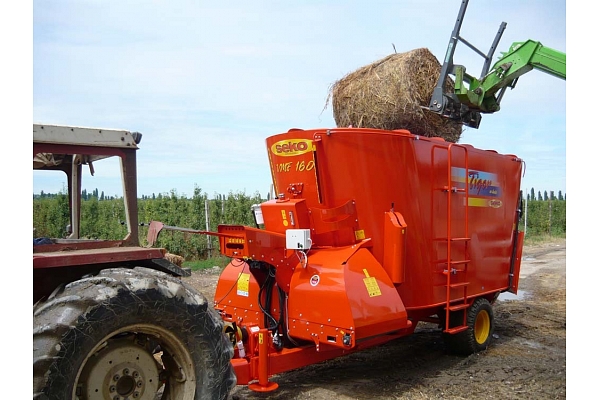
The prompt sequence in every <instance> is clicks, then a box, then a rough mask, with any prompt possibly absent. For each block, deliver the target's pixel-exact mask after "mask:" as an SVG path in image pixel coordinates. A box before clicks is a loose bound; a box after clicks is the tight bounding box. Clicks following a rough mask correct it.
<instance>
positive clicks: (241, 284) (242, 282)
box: [237, 273, 250, 297]
mask: <svg viewBox="0 0 600 400" xmlns="http://www.w3.org/2000/svg"><path fill="white" fill-rule="evenodd" d="M249 288H250V274H244V273H241V274H239V276H238V281H237V295H238V296H244V297H248V290H249Z"/></svg>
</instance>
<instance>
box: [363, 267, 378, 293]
mask: <svg viewBox="0 0 600 400" xmlns="http://www.w3.org/2000/svg"><path fill="white" fill-rule="evenodd" d="M363 272H364V273H365V276H366V278H364V279H363V282H364V283H365V287H366V288H367V292H368V293H369V297H375V296H381V290H380V289H379V285H378V284H377V279H375V278H373V277H371V276H369V272H368V271H367V270H366V269H363Z"/></svg>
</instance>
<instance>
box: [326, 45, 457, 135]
mask: <svg viewBox="0 0 600 400" xmlns="http://www.w3.org/2000/svg"><path fill="white" fill-rule="evenodd" d="M440 70H441V65H440V63H439V61H438V60H437V58H436V57H435V56H434V55H433V54H432V53H431V52H430V51H429V50H428V49H425V48H422V49H416V50H412V51H409V52H406V53H398V54H392V55H389V56H387V57H385V58H383V59H381V60H379V61H376V62H374V63H372V64H370V65H367V66H365V67H362V68H360V69H358V70H356V71H354V72H352V73H350V74H348V75H346V76H345V77H343V78H342V79H340V80H339V81H337V82H335V83H334V84H333V85H332V87H331V89H330V93H329V97H328V99H327V104H328V103H329V102H330V101H331V104H332V106H333V116H334V119H335V122H336V124H337V126H338V127H348V126H353V127H355V128H376V129H386V130H394V129H408V130H409V131H411V133H413V134H415V135H421V136H427V137H432V136H438V137H442V138H444V139H446V140H447V141H449V142H457V141H458V139H459V138H460V135H461V133H462V131H463V127H462V124H461V123H460V122H457V121H453V120H450V119H448V118H444V117H442V116H440V115H438V114H435V113H433V112H430V111H428V110H425V109H423V108H421V107H422V106H423V107H428V106H429V100H430V99H431V95H432V94H433V89H434V88H435V86H436V84H437V80H438V78H439V76H440ZM446 86H447V87H446V89H445V90H446V91H452V89H453V86H454V83H453V82H452V80H451V79H450V78H448V80H447V81H446ZM327 104H326V105H325V107H327Z"/></svg>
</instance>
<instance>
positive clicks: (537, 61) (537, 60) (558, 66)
mask: <svg viewBox="0 0 600 400" xmlns="http://www.w3.org/2000/svg"><path fill="white" fill-rule="evenodd" d="M532 69H537V70H540V71H543V72H546V73H548V74H550V75H552V76H555V77H557V78H561V79H565V80H566V79H567V56H566V54H565V53H562V52H560V51H557V50H554V49H550V48H548V47H544V46H543V45H542V44H541V43H540V42H535V41H533V40H527V41H526V42H515V43H513V44H512V45H511V46H510V49H509V51H508V52H506V53H503V54H502V56H501V57H500V59H499V60H498V61H497V62H496V63H495V64H494V65H493V66H492V68H491V69H490V72H489V73H488V74H487V75H486V76H484V77H483V78H482V79H476V78H474V77H472V76H469V75H468V74H467V73H466V69H465V67H463V66H461V65H457V66H455V76H456V81H455V87H454V94H455V95H456V97H457V98H458V100H459V101H460V102H461V103H462V104H464V105H466V106H467V107H469V108H470V109H472V110H477V111H479V112H482V113H494V112H496V111H499V110H500V100H501V99H502V95H503V94H504V91H505V90H506V88H514V87H515V85H516V83H517V79H519V77H520V76H521V75H523V74H525V73H527V72H529V71H531V70H532ZM465 82H470V83H469V84H468V87H467V86H466V85H465Z"/></svg>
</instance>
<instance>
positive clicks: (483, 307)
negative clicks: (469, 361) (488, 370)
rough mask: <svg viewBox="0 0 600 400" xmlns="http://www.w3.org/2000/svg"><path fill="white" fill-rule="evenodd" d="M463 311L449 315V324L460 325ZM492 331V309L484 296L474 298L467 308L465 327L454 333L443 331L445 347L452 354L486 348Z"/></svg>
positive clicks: (467, 352)
mask: <svg viewBox="0 0 600 400" xmlns="http://www.w3.org/2000/svg"><path fill="white" fill-rule="evenodd" d="M462 323H463V313H462V312H454V313H452V314H451V315H450V326H451V327H455V326H459V325H462ZM493 332H494V311H493V309H492V305H491V304H490V302H489V301H488V300H486V299H484V298H479V299H476V300H475V301H474V302H473V304H471V306H470V307H469V308H468V309H467V329H466V330H464V331H462V332H459V333H456V334H454V335H452V334H449V333H444V334H443V336H444V342H445V344H446V348H447V349H448V350H449V351H450V352H451V353H454V354H461V355H469V354H473V353H477V352H480V351H483V350H485V349H487V347H488V346H489V344H490V341H491V340H492V333H493Z"/></svg>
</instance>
